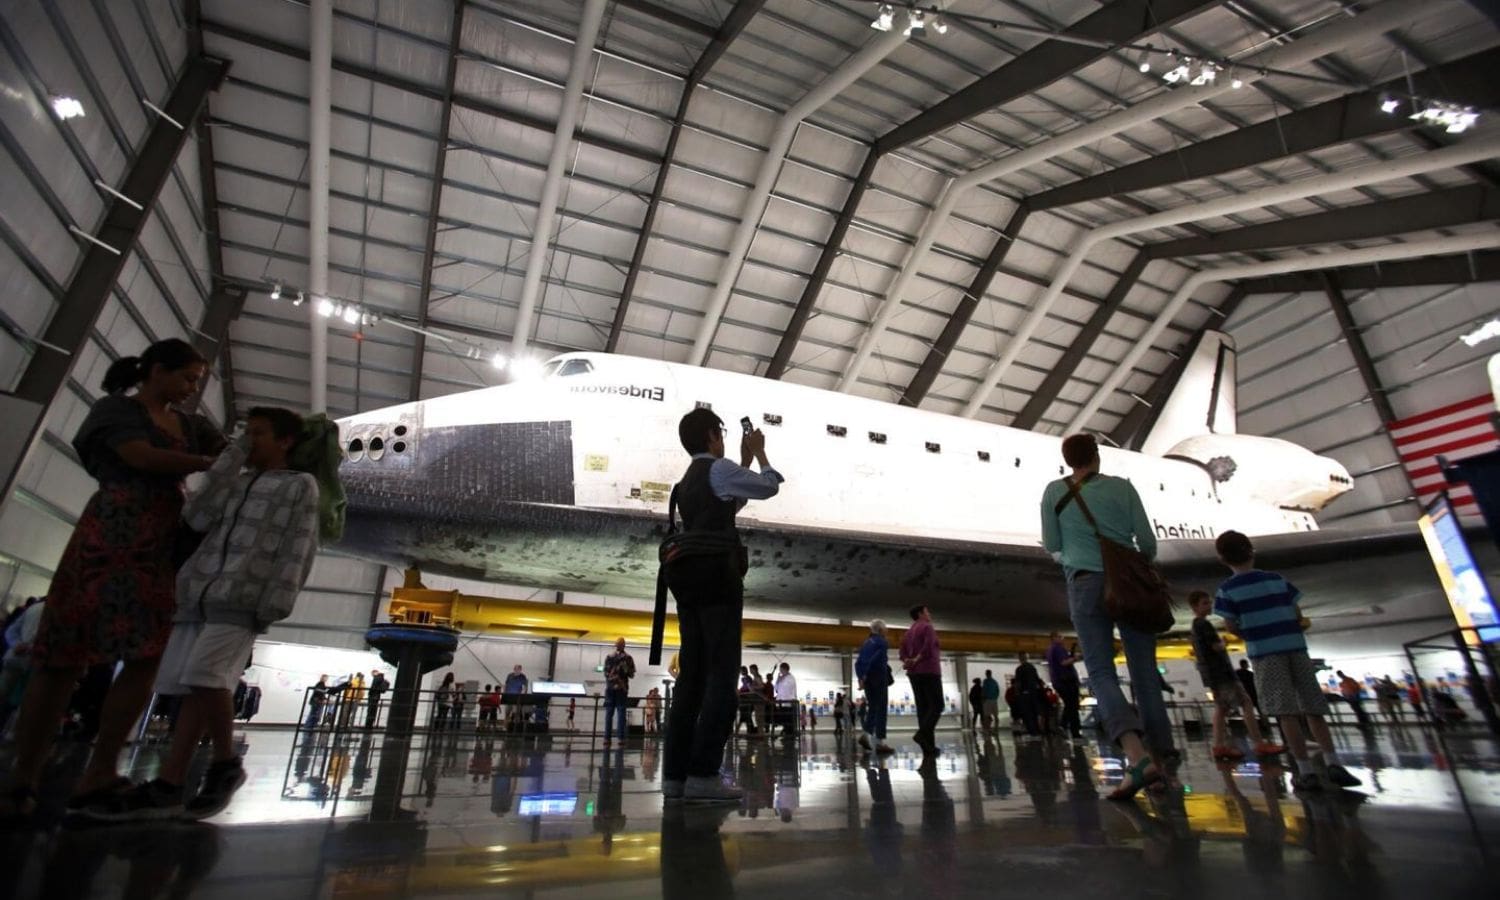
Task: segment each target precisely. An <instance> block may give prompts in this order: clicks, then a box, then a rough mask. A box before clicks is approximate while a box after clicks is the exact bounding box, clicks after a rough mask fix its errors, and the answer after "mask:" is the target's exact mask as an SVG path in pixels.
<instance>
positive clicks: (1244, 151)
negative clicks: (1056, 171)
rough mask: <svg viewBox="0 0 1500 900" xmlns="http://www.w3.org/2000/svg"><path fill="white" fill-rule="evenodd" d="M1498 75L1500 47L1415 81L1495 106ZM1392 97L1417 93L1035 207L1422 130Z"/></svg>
mask: <svg viewBox="0 0 1500 900" xmlns="http://www.w3.org/2000/svg"><path fill="white" fill-rule="evenodd" d="M1497 70H1500V48H1495V49H1491V50H1486V51H1484V52H1483V53H1476V54H1474V55H1472V56H1469V57H1465V58H1464V59H1461V60H1458V61H1456V62H1452V63H1448V64H1446V65H1441V66H1437V67H1435V68H1432V69H1428V70H1426V71H1424V72H1421V73H1419V74H1417V75H1415V76H1413V82H1414V84H1415V85H1416V87H1417V90H1418V91H1419V92H1422V91H1425V92H1428V93H1431V94H1433V95H1436V96H1441V97H1452V98H1454V99H1455V100H1456V101H1462V102H1464V103H1472V104H1474V105H1476V106H1479V107H1490V106H1493V105H1495V104H1496V103H1497V102H1500V80H1497V79H1495V78H1494V72H1495V71H1497ZM1387 91H1391V92H1395V93H1398V94H1400V95H1403V96H1404V95H1406V94H1407V93H1408V92H1409V91H1408V88H1407V84H1406V80H1405V79H1404V78H1403V79H1395V80H1392V81H1388V82H1386V83H1385V84H1382V85H1380V86H1378V87H1374V88H1371V89H1370V90H1368V91H1361V92H1359V93H1355V94H1346V95H1344V96H1342V97H1339V98H1336V99H1334V100H1329V101H1328V102H1326V103H1320V104H1318V105H1317V106H1311V107H1308V108H1307V109H1303V110H1299V111H1297V112H1291V113H1287V114H1286V115H1282V116H1277V117H1273V118H1271V119H1269V120H1267V121H1265V122H1260V123H1258V124H1255V125H1251V126H1248V127H1245V128H1238V129H1235V130H1233V131H1230V132H1229V133H1227V134H1223V135H1220V136H1218V137H1214V138H1209V139H1208V140H1205V141H1199V142H1198V143H1196V144H1190V145H1188V146H1186V147H1179V148H1176V149H1173V150H1171V151H1168V152H1166V153H1163V154H1160V155H1158V156H1153V157H1151V158H1149V159H1143V160H1141V161H1139V162H1135V163H1131V164H1130V165H1126V166H1120V167H1118V168H1115V169H1110V170H1109V171H1107V172H1101V173H1100V174H1098V175H1094V176H1091V177H1089V178H1084V179H1081V180H1079V181H1075V182H1072V183H1071V184H1065V185H1061V186H1059V187H1056V188H1053V189H1051V190H1048V191H1043V192H1041V193H1039V194H1037V195H1036V196H1035V197H1033V198H1032V204H1033V206H1034V207H1035V208H1036V209H1056V208H1057V207H1061V206H1069V205H1071V204H1074V203H1083V202H1085V201H1088V200H1099V199H1103V198H1105V197H1113V196H1115V195H1118V194H1125V193H1131V192H1134V191H1142V190H1146V189H1148V188H1155V187H1162V186H1164V185H1169V184H1176V183H1178V182H1182V181H1190V180H1193V179H1196V178H1206V177H1208V176H1210V175H1217V174H1220V173H1222V172H1230V171H1234V170H1236V169H1241V168H1245V167H1247V166H1254V165H1259V164H1261V163H1266V162H1271V161H1273V160H1277V159H1283V158H1285V157H1289V156H1295V155H1297V154H1300V153H1307V152H1310V151H1316V150H1320V149H1322V148H1325V147H1329V146H1332V145H1334V144H1340V143H1345V142H1348V141H1353V140H1358V139H1360V138H1366V137H1371V136H1375V135H1380V134H1386V133H1389V132H1394V131H1407V130H1412V129H1415V128H1417V125H1416V123H1415V122H1413V121H1411V120H1410V119H1409V118H1407V117H1406V116H1405V115H1403V114H1397V115H1387V114H1386V113H1383V112H1381V111H1380V98H1381V95H1382V94H1383V93H1384V92H1387Z"/></svg>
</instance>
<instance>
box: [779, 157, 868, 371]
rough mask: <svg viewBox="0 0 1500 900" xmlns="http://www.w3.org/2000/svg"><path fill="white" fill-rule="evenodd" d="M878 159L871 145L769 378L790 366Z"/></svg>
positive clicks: (805, 287)
mask: <svg viewBox="0 0 1500 900" xmlns="http://www.w3.org/2000/svg"><path fill="white" fill-rule="evenodd" d="M878 162H880V153H879V152H877V151H876V150H875V148H874V147H871V148H870V149H869V151H868V152H867V153H865V162H864V165H862V166H860V169H859V174H858V175H856V176H854V183H853V184H851V185H850V186H849V194H848V196H846V197H844V206H843V208H842V209H840V210H839V215H838V218H837V219H834V220H833V229H832V230H831V231H829V232H828V240H826V241H824V242H823V251H822V252H821V253H819V254H818V261H817V262H816V263H815V264H814V265H813V270H812V273H811V274H810V275H809V276H808V278H807V284H805V285H803V286H802V296H801V297H798V298H797V307H796V308H795V309H793V310H792V317H791V318H790V319H788V320H787V324H786V329H785V330H784V331H782V333H781V341H780V343H778V344H777V345H776V354H775V355H774V356H772V357H771V365H770V367H769V368H767V369H766V377H767V378H780V377H781V376H783V375H785V374H786V370H787V368H788V367H790V366H791V362H792V351H793V350H795V349H797V342H798V341H800V340H802V330H803V329H804V328H806V327H807V320H808V319H810V318H812V311H813V307H815V306H817V303H818V295H819V294H820V293H822V292H823V285H825V284H827V283H828V272H829V270H831V269H832V268H833V261H834V260H835V259H838V256H839V247H841V246H843V243H844V238H845V237H846V236H847V235H848V234H849V226H850V225H852V224H853V223H854V213H855V211H856V210H858V209H859V203H860V201H861V200H862V199H864V196H865V191H866V190H867V189H868V188H869V187H870V179H871V177H872V176H874V174H875V165H876V163H878Z"/></svg>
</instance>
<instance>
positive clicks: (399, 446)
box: [344, 425, 407, 462]
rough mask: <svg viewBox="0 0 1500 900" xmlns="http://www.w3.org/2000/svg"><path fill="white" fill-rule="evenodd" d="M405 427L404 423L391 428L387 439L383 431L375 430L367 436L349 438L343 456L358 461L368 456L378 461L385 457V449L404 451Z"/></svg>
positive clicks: (397, 451) (405, 447)
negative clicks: (375, 431)
mask: <svg viewBox="0 0 1500 900" xmlns="http://www.w3.org/2000/svg"><path fill="white" fill-rule="evenodd" d="M406 436H407V429H406V426H405V425H397V426H396V427H395V428H393V429H391V437H390V439H389V441H388V440H387V439H386V437H385V434H384V433H383V432H377V433H375V434H372V435H370V436H368V437H355V438H350V439H349V441H348V443H346V444H345V445H344V456H345V457H346V458H347V459H348V460H349V461H350V462H359V461H360V460H361V459H365V458H366V457H368V458H369V459H370V460H371V461H372V462H379V461H380V460H381V459H382V458H384V457H385V454H386V450H387V449H389V450H390V452H392V453H405V452H406V449H407V441H406Z"/></svg>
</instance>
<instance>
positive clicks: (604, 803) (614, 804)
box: [594, 741, 625, 856]
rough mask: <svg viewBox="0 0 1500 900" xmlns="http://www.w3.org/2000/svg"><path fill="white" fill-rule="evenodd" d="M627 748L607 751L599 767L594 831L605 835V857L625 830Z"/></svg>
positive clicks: (622, 747) (619, 747)
mask: <svg viewBox="0 0 1500 900" xmlns="http://www.w3.org/2000/svg"><path fill="white" fill-rule="evenodd" d="M624 777H625V746H624V742H623V741H622V742H621V743H620V745H619V746H618V747H616V748H615V749H614V750H613V751H610V750H605V751H604V754H603V757H602V759H601V760H600V765H599V802H598V803H596V804H595V805H594V831H595V832H597V833H599V834H602V835H604V855H605V856H608V855H609V854H610V850H611V848H612V847H613V845H614V836H615V835H616V834H618V833H619V832H621V831H623V830H624V829H625V813H624V800H625V784H624Z"/></svg>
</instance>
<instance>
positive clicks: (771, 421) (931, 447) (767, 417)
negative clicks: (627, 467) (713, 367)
mask: <svg viewBox="0 0 1500 900" xmlns="http://www.w3.org/2000/svg"><path fill="white" fill-rule="evenodd" d="M698 406H699V407H702V408H707V409H712V408H713V407H712V404H709V403H704V402H701V401H700V402H699V403H698ZM761 421H762V422H764V423H765V424H767V425H772V426H777V425H780V424H781V421H782V420H781V416H780V415H778V414H776V413H765V414H763V415H762V416H761ZM826 430H827V432H828V434H829V435H830V436H832V437H836V438H842V437H848V436H849V429H848V428H847V427H846V426H844V425H828V426H826ZM868 436H869V440H870V443H872V444H881V445H883V444H885V443H887V441H888V440H889V438H888V436H887V435H886V434H885V432H882V431H871V432H868ZM923 446H924V447H926V449H927V452H928V453H942V452H943V445H942V444H940V443H937V442H936V441H924V442H923ZM974 452H975V455H976V457H977V458H978V459H979V461H980V462H982V463H987V462H989V461H990V451H988V450H976V451H974ZM1014 459H1015V468H1017V469H1019V468H1021V457H1019V456H1017V457H1014ZM1057 474H1058V475H1059V476H1062V475H1066V474H1067V468H1066V467H1064V466H1058V467H1057ZM1157 490H1158V491H1159V492H1161V493H1165V492H1166V490H1167V485H1166V483H1165V482H1160V483H1158V484H1157ZM1188 493H1189V495H1191V496H1193V497H1196V496H1198V490H1197V488H1189V489H1188ZM1214 500H1215V501H1216V502H1219V503H1223V502H1224V501H1223V500H1220V499H1219V498H1218V497H1217V496H1215V497H1214Z"/></svg>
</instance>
